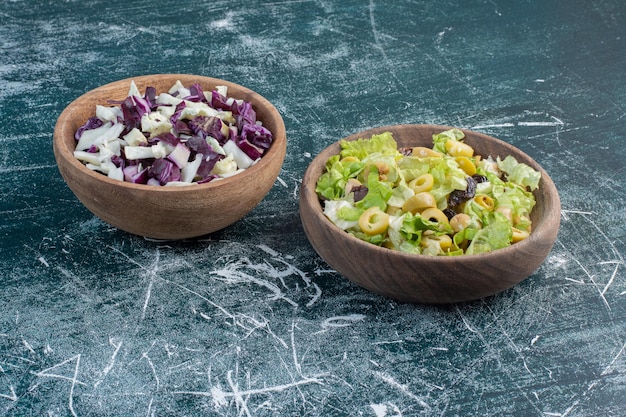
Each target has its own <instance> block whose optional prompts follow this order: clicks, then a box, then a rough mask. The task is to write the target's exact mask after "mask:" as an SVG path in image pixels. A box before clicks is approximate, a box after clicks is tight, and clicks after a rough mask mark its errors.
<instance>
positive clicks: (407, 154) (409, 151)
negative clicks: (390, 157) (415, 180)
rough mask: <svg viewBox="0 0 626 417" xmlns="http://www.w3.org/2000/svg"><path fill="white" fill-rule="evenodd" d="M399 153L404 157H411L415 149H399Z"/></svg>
mask: <svg viewBox="0 0 626 417" xmlns="http://www.w3.org/2000/svg"><path fill="white" fill-rule="evenodd" d="M398 152H400V153H401V154H402V155H404V156H411V154H412V153H413V148H407V147H403V148H398Z"/></svg>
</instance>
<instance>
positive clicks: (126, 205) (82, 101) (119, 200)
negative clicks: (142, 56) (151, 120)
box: [53, 74, 287, 239]
mask: <svg viewBox="0 0 626 417" xmlns="http://www.w3.org/2000/svg"><path fill="white" fill-rule="evenodd" d="M131 80H134V81H135V84H136V85H137V88H138V89H139V91H140V92H142V93H143V92H144V91H145V88H146V87H148V86H153V87H155V88H156V90H157V93H160V92H163V91H167V90H169V88H170V87H171V86H172V85H173V84H174V83H175V82H176V80H180V81H181V82H182V83H183V85H185V86H187V87H189V86H191V84H193V83H199V84H200V85H202V87H203V89H204V90H205V91H211V90H212V89H213V88H214V87H215V86H217V85H225V86H227V87H228V95H229V96H231V97H234V98H237V99H243V100H246V101H249V102H251V104H252V106H253V108H254V110H255V111H256V113H257V118H258V120H261V121H262V122H263V125H264V126H265V127H266V128H268V129H269V130H270V131H271V132H272V134H273V137H274V141H273V143H272V145H271V147H270V148H269V149H268V150H267V151H266V153H265V154H264V156H263V157H262V158H261V160H260V161H258V162H257V163H256V164H255V165H253V166H251V167H250V168H248V169H246V170H245V171H243V172H241V173H239V174H237V175H234V176H232V177H229V178H225V179H222V180H219V181H213V182H209V183H205V184H193V185H189V186H181V187H159V186H149V185H144V184H132V183H129V182H124V181H118V180H114V179H109V178H108V177H107V176H105V175H103V174H100V173H97V172H94V171H92V170H90V169H88V168H87V167H85V166H84V165H83V164H82V163H81V162H80V161H79V160H78V159H76V158H75V157H74V155H73V152H74V149H75V145H76V141H75V139H74V133H75V132H76V130H77V129H78V128H79V127H80V126H82V125H83V124H85V122H86V121H87V119H88V118H89V117H92V116H94V115H95V109H96V104H101V105H109V102H108V101H109V100H123V99H124V98H125V97H126V96H127V95H128V90H129V87H130V83H131ZM286 146H287V137H286V131H285V125H284V123H283V120H282V118H281V116H280V114H279V112H278V110H276V108H275V107H274V106H273V105H272V104H271V103H270V102H269V101H267V100H266V99H265V98H263V97H262V96H261V95H259V94H257V93H255V92H254V91H252V90H249V89H248V88H245V87H243V86H240V85H238V84H234V83H232V82H228V81H224V80H220V79H216V78H209V77H202V76H198V75H187V74H158V75H146V76H139V77H133V78H128V79H125V80H120V81H116V82H113V83H110V84H106V85H103V86H101V87H98V88H96V89H94V90H91V91H89V92H87V93H85V94H84V95H82V96H80V97H79V98H77V99H76V100H74V101H73V102H72V103H70V104H69V105H68V106H67V107H66V108H65V109H64V110H63V112H62V113H61V115H60V116H59V118H58V120H57V123H56V126H55V129H54V140H53V147H54V155H55V158H56V161H57V164H58V167H59V171H60V172H61V175H62V176H63V178H64V179H65V182H66V183H67V185H68V186H69V188H70V189H71V190H72V191H73V192H74V194H75V195H76V197H77V198H78V199H79V200H80V201H81V202H82V203H83V204H84V205H85V207H87V208H88V209H89V210H90V211H91V212H92V213H93V214H95V215H96V216H98V217H99V218H101V219H102V220H103V221H105V222H107V223H109V224H111V225H112V226H115V227H117V228H119V229H121V230H124V231H126V232H129V233H133V234H136V235H140V236H145V237H149V238H154V239H184V238H191V237H197V236H201V235H205V234H208V233H211V232H214V231H217V230H220V229H223V228H224V227H226V226H229V225H231V224H233V223H234V222H236V221H237V220H239V219H241V218H242V217H244V216H245V215H246V214H247V213H248V212H250V211H251V210H252V209H253V208H254V207H255V206H256V205H257V204H258V203H259V202H260V201H261V200H262V199H263V198H264V197H265V195H266V194H267V193H268V192H269V190H270V189H271V188H272V186H273V184H274V182H275V180H276V178H277V177H278V173H279V172H280V169H281V167H282V164H283V160H284V157H285V153H286Z"/></svg>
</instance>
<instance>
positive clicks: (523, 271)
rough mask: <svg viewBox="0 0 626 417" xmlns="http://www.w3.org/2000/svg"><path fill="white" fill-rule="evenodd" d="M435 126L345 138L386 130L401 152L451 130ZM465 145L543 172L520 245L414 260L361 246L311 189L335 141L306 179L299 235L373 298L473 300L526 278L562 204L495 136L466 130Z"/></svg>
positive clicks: (550, 239)
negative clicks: (335, 222) (332, 218)
mask: <svg viewBox="0 0 626 417" xmlns="http://www.w3.org/2000/svg"><path fill="white" fill-rule="evenodd" d="M449 128H450V127H449V126H436V125H396V126H385V127H379V128H375V129H370V130H367V131H364V132H359V133H355V134H353V135H351V136H349V137H347V138H345V140H356V139H359V138H369V137H371V136H372V135H374V134H379V133H382V132H391V133H392V134H393V136H394V139H395V140H396V142H397V143H398V145H399V146H400V147H405V146H406V147H414V146H425V147H432V135H433V134H435V133H439V132H442V131H444V130H447V129H449ZM464 133H465V135H466V138H465V142H466V143H467V144H468V145H470V146H472V147H473V148H474V151H475V153H476V154H477V155H481V156H483V157H487V156H488V155H491V156H492V157H494V158H496V157H501V158H505V157H506V156H507V155H512V156H514V157H515V158H516V159H517V160H518V161H519V162H524V163H526V164H527V165H530V166H531V167H533V168H534V169H536V170H538V171H540V172H541V175H542V179H541V182H540V185H539V188H538V189H537V190H535V192H534V195H535V199H536V202H537V203H536V206H535V208H534V209H533V212H532V213H531V218H532V221H533V232H532V233H531V235H530V237H529V238H527V239H524V240H523V241H521V242H519V243H516V244H514V245H511V246H509V247H507V248H504V249H500V250H497V251H493V252H490V253H485V254H478V255H466V256H456V257H432V256H425V255H412V254H406V253H401V252H398V251H394V250H390V249H387V248H383V247H379V246H376V245H373V244H370V243H367V242H364V241H362V240H360V239H358V238H356V237H354V236H352V235H350V234H349V233H346V232H344V231H343V230H341V229H340V228H338V227H336V226H335V225H333V224H332V223H331V222H330V221H329V220H328V219H327V218H326V216H324V214H323V211H322V206H321V204H320V201H319V199H318V196H317V194H316V193H315V186H316V184H317V180H318V178H319V177H320V175H321V174H322V173H323V172H324V170H325V168H324V167H325V163H326V161H327V160H328V158H329V157H331V156H332V155H337V154H339V152H340V150H341V147H340V145H339V142H336V143H334V144H333V145H331V146H329V147H328V148H326V149H325V150H324V151H322V152H321V153H320V154H319V155H318V156H317V157H316V158H315V159H314V160H313V161H312V162H311V165H310V166H309V168H308V169H307V171H306V172H305V174H304V178H303V180H302V188H301V192H300V215H301V219H302V224H303V226H304V231H305V233H306V234H307V237H308V239H309V241H310V242H311V244H312V246H313V247H314V248H315V250H316V251H317V253H318V254H319V255H320V256H321V257H322V258H324V260H325V261H326V262H328V264H329V265H331V266H332V267H333V268H335V269H336V270H337V271H338V272H339V273H340V274H342V275H344V276H345V277H346V278H348V279H349V280H351V281H353V282H355V283H357V284H359V285H361V286H362V287H364V288H367V289H369V290H371V291H374V292H376V293H378V294H382V295H384V296H387V297H390V298H393V299H396V300H399V301H405V302H419V303H435V304H438V303H455V302H462V301H470V300H476V299H479V298H483V297H486V296H489V295H493V294H496V293H499V292H501V291H504V290H506V289H508V288H511V287H512V286H514V285H515V284H517V283H519V282H521V281H522V280H523V279H525V278H527V277H528V276H529V275H531V274H532V273H533V272H534V271H535V270H536V269H537V268H538V267H539V266H540V265H541V263H542V262H543V261H544V260H545V258H546V257H547V256H548V253H549V252H550V250H551V249H552V246H553V244H554V242H555V240H556V237H557V233H558V230H559V224H560V215H561V204H560V199H559V195H558V192H557V190H556V187H555V186H554V183H553V182H552V179H551V178H550V176H549V175H548V174H547V172H546V171H545V170H544V169H543V168H541V166H539V164H537V163H536V162H535V161H534V160H533V159H532V158H530V157H529V156H528V155H526V154H524V153H523V152H521V151H520V150H518V149H516V148H515V147H513V146H511V145H509V144H507V143H505V142H503V141H500V140H498V139H495V138H493V137H490V136H487V135H484V134H481V133H477V132H473V131H468V130H464Z"/></svg>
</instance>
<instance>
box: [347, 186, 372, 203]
mask: <svg viewBox="0 0 626 417" xmlns="http://www.w3.org/2000/svg"><path fill="white" fill-rule="evenodd" d="M368 191H369V190H368V189H367V187H366V186H365V185H355V186H354V187H352V190H350V192H352V193H354V202H355V203H356V202H357V201H361V200H363V199H364V198H365V196H366V195H367V192H368Z"/></svg>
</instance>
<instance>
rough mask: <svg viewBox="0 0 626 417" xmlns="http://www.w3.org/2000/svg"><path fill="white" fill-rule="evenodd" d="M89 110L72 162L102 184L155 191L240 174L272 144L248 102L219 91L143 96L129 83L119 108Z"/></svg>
mask: <svg viewBox="0 0 626 417" xmlns="http://www.w3.org/2000/svg"><path fill="white" fill-rule="evenodd" d="M111 104H113V106H102V105H97V106H96V115H95V116H94V117H91V118H90V119H89V120H87V122H86V123H85V124H84V125H83V126H81V127H80V128H79V129H78V130H77V131H76V134H75V139H76V149H75V151H74V156H75V157H76V158H77V159H78V160H80V161H81V162H82V163H83V164H85V165H86V166H87V168H89V169H91V170H93V171H97V172H100V173H102V174H105V175H107V176H108V177H109V178H113V179H117V180H120V181H127V182H132V183H136V184H148V185H159V186H172V185H188V184H200V183H206V182H210V181H214V180H218V179H221V178H226V177H229V176H232V175H235V174H238V173H240V172H242V171H243V170H245V169H247V168H249V167H250V166H252V165H253V164H255V163H256V162H257V161H259V159H260V158H261V157H262V156H263V154H264V153H265V152H266V151H267V149H269V147H270V146H271V144H272V140H273V138H272V133H271V132H270V131H269V130H268V129H267V128H265V127H264V126H263V125H262V123H261V122H260V121H259V120H257V118H256V112H255V111H254V109H253V108H252V105H251V104H250V103H249V102H246V101H243V100H237V99H234V98H232V97H229V96H228V89H227V87H226V86H217V87H216V88H215V89H214V90H213V91H210V92H209V91H203V89H202V87H201V86H200V84H193V85H191V86H190V87H189V88H187V87H185V86H184V85H183V84H182V83H181V82H180V81H177V82H176V83H175V84H174V85H173V86H172V87H171V88H170V89H169V90H168V91H167V92H163V93H160V94H157V91H156V89H155V88H154V87H147V88H146V90H145V93H144V94H143V95H142V94H141V93H140V92H139V90H138V89H137V86H136V85H135V83H134V81H131V84H130V89H129V92H128V96H127V97H126V98H125V99H124V100H123V101H118V102H114V101H111Z"/></svg>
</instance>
